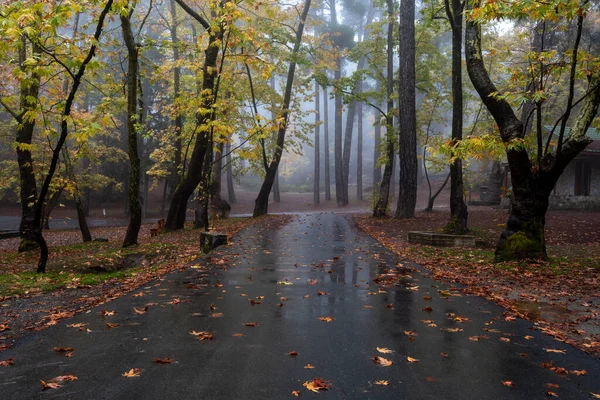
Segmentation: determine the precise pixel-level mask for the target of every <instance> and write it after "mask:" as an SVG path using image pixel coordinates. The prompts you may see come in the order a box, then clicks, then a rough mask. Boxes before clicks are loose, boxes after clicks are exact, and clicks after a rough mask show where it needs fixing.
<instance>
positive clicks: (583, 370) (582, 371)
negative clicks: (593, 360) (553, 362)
mask: <svg viewBox="0 0 600 400" xmlns="http://www.w3.org/2000/svg"><path fill="white" fill-rule="evenodd" d="M571 373H572V374H574V375H577V376H581V375H587V371H586V370H585V369H582V370H579V371H578V370H573V371H571Z"/></svg>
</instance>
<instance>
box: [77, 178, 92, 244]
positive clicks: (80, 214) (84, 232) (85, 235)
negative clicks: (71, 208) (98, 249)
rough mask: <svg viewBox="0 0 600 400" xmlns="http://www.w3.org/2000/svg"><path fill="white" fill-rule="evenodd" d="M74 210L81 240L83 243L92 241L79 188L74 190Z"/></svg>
mask: <svg viewBox="0 0 600 400" xmlns="http://www.w3.org/2000/svg"><path fill="white" fill-rule="evenodd" d="M74 197H75V208H76V210H77V222H78V223H79V231H80V232H81V240H83V242H84V243H86V242H91V241H92V234H91V233H90V228H89V226H88V223H87V219H86V217H85V206H84V203H83V198H82V196H81V192H80V191H79V187H76V188H75V194H74Z"/></svg>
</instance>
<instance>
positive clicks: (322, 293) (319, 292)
mask: <svg viewBox="0 0 600 400" xmlns="http://www.w3.org/2000/svg"><path fill="white" fill-rule="evenodd" d="M317 294H318V295H319V296H325V295H327V292H322V291H320V290H319V291H318V292H317Z"/></svg>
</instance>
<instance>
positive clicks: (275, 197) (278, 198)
mask: <svg viewBox="0 0 600 400" xmlns="http://www.w3.org/2000/svg"><path fill="white" fill-rule="evenodd" d="M271 89H273V91H275V74H273V75H271ZM271 119H272V120H273V121H275V120H276V119H277V114H276V113H275V112H274V111H273V112H271ZM272 140H273V142H276V141H277V134H276V133H275V132H273V137H272ZM273 200H274V201H275V202H276V203H280V202H281V193H280V192H279V170H277V172H276V173H275V182H273Z"/></svg>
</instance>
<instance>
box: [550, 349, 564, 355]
mask: <svg viewBox="0 0 600 400" xmlns="http://www.w3.org/2000/svg"><path fill="white" fill-rule="evenodd" d="M544 350H546V353H559V354H567V352H566V350H559V349H544Z"/></svg>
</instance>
